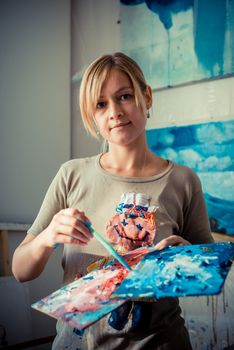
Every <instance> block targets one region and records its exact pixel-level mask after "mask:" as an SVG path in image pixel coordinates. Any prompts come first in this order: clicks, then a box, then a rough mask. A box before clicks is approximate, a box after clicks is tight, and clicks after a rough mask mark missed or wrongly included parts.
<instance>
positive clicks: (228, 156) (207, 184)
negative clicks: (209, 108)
mask: <svg viewBox="0 0 234 350" xmlns="http://www.w3.org/2000/svg"><path fill="white" fill-rule="evenodd" d="M146 135H147V142H148V145H149V147H150V149H151V150H152V152H154V153H155V154H157V155H158V156H160V157H162V158H165V159H170V160H171V161H173V162H175V163H178V164H181V165H186V166H188V167H190V168H191V169H193V170H194V171H195V172H196V174H197V175H198V176H199V178H200V180H201V183H202V189H203V192H204V197H205V201H206V205H207V209H208V215H209V219H210V226H211V230H212V231H213V232H216V233H224V234H227V235H230V236H231V235H232V236H233V235H234V206H233V201H234V191H233V181H234V171H233V170H234V162H233V159H234V147H233V143H234V141H233V140H234V121H233V120H228V121H219V122H210V123H203V124H194V125H186V126H169V127H166V128H160V129H151V130H147V132H146Z"/></svg>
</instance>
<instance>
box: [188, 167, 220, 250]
mask: <svg viewBox="0 0 234 350" xmlns="http://www.w3.org/2000/svg"><path fill="white" fill-rule="evenodd" d="M193 180H194V181H193V182H192V183H191V195H190V201H189V203H188V205H187V207H186V208H185V209H184V227H183V237H184V238H185V239H187V240H188V241H189V242H190V243H192V244H202V243H212V242H213V241H214V240H213V237H212V235H211V230H210V223H209V218H208V213H207V208H206V203H205V199H204V195H203V192H202V187H201V183H200V180H199V178H198V176H197V175H196V174H194V177H193Z"/></svg>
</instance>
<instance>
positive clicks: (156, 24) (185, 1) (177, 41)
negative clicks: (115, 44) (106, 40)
mask: <svg viewBox="0 0 234 350" xmlns="http://www.w3.org/2000/svg"><path fill="white" fill-rule="evenodd" d="M120 4H121V5H120V20H121V26H120V30H121V46H122V50H123V51H124V52H125V53H127V54H128V55H130V56H131V57H132V58H133V59H135V60H136V61H137V62H138V63H139V64H140V66H141V67H142V69H143V71H144V73H145V76H146V80H147V81H148V83H149V84H150V85H151V86H152V87H153V88H161V87H166V86H175V85H178V84H183V83H187V82H193V81H199V80H203V79H210V78H214V77H219V76H223V75H228V74H232V73H234V40H233V38H234V2H233V1H225V0H212V1H210V0H120Z"/></svg>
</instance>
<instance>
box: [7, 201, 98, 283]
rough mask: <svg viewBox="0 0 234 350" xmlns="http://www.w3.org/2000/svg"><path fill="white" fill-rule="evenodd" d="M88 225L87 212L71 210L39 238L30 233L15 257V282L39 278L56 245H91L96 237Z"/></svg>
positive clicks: (15, 253)
mask: <svg viewBox="0 0 234 350" xmlns="http://www.w3.org/2000/svg"><path fill="white" fill-rule="evenodd" d="M85 222H89V220H88V218H87V217H86V216H85V214H84V213H83V212H80V211H79V210H77V209H76V208H67V209H62V210H61V211H60V212H58V213H57V214H55V215H54V217H53V219H52V220H51V222H50V224H49V226H48V227H47V228H46V229H45V230H44V231H42V232H41V233H40V234H38V235H37V236H34V235H32V234H30V233H28V234H27V236H26V237H25V239H24V240H23V241H22V242H21V243H20V245H19V246H18V247H17V248H16V250H15V252H14V255H13V261H12V271H13V274H14V276H15V278H16V279H17V280H18V281H20V282H25V281H29V280H32V279H34V278H36V277H38V276H39V275H40V274H41V272H42V271H43V270H44V267H45V265H46V263H47V261H48V259H49V257H50V255H51V254H52V252H53V250H54V247H55V245H56V244H77V245H86V244H88V242H89V240H90V239H91V238H92V237H93V236H92V234H91V232H90V231H89V229H88V228H87V226H86V225H85V224H84V223H85Z"/></svg>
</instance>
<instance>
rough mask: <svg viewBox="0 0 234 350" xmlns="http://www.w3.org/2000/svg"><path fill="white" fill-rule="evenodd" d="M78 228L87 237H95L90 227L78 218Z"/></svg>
mask: <svg viewBox="0 0 234 350" xmlns="http://www.w3.org/2000/svg"><path fill="white" fill-rule="evenodd" d="M76 229H77V230H78V231H79V232H81V233H82V234H83V235H84V236H85V237H87V238H89V239H90V238H93V234H92V233H91V232H90V230H89V228H88V227H87V226H86V225H85V223H84V222H83V221H81V220H79V219H78V220H76Z"/></svg>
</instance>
